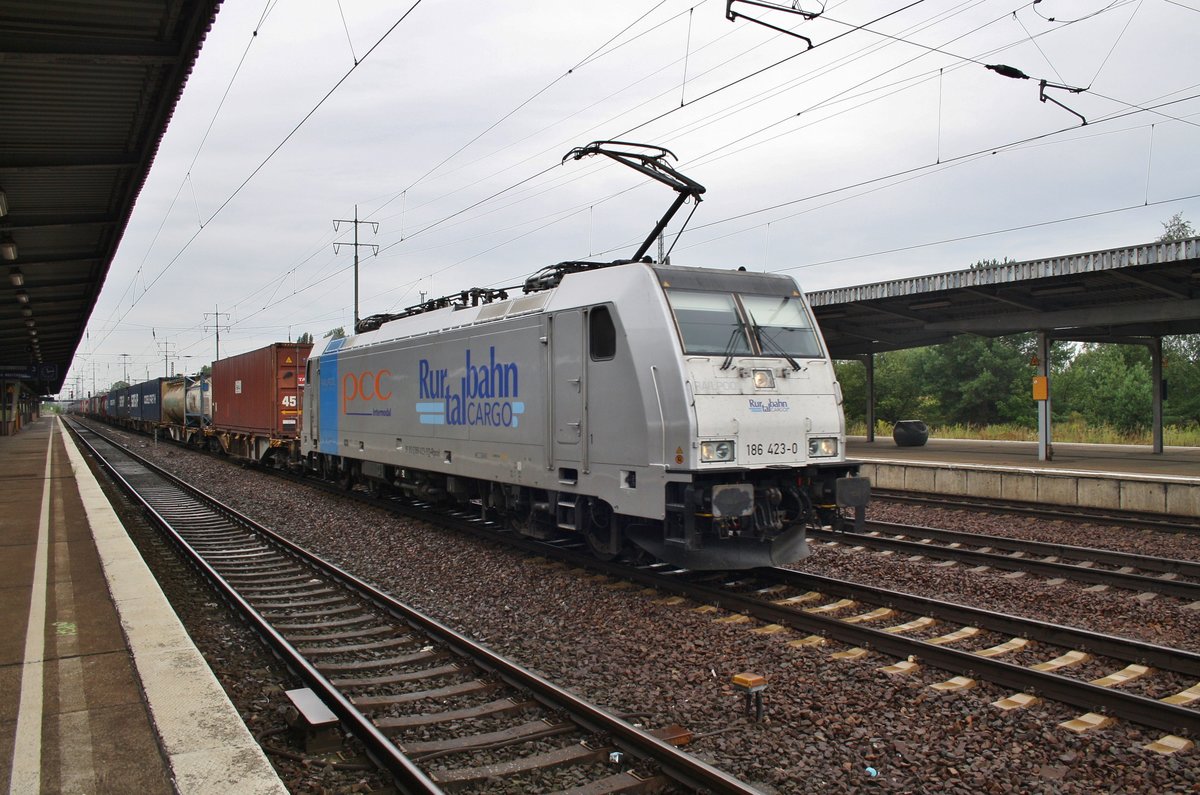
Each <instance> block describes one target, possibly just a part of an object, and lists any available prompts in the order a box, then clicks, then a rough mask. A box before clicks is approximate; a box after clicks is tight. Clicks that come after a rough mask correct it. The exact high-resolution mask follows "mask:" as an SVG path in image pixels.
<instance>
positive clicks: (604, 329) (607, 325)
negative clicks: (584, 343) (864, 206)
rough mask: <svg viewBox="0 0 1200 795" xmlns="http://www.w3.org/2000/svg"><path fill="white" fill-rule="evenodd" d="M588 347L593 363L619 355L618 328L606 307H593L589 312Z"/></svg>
mask: <svg viewBox="0 0 1200 795" xmlns="http://www.w3.org/2000/svg"><path fill="white" fill-rule="evenodd" d="M588 346H589V348H590V349H591V350H590V353H591V357H592V361H593V362H597V361H603V360H606V359H611V358H613V357H614V356H616V355H617V327H616V326H615V325H613V319H612V314H611V313H610V312H609V311H608V307H606V306H597V307H593V308H592V310H591V311H590V312H588Z"/></svg>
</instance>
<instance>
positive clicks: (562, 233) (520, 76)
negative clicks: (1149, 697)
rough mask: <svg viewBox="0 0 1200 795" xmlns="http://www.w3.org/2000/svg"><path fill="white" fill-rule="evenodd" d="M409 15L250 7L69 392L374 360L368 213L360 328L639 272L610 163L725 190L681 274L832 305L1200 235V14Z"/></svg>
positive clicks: (130, 246) (1181, 0)
mask: <svg viewBox="0 0 1200 795" xmlns="http://www.w3.org/2000/svg"><path fill="white" fill-rule="evenodd" d="M409 2H410V0H404V2H403V3H392V2H377V1H371V2H367V1H365V0H340V5H339V2H338V0H271V2H269V3H268V2H263V1H261V0H260V2H258V3H253V2H244V1H241V2H238V1H235V0H226V3H225V5H224V6H223V7H222V8H221V10H220V12H219V14H218V16H217V19H216V23H215V25H214V27H213V29H212V31H211V32H210V33H209V36H208V39H207V41H206V42H205V43H204V46H203V47H202V49H201V51H200V56H199V60H198V62H197V64H196V68H195V70H194V71H193V73H192V75H191V77H190V78H189V80H188V83H187V86H186V88H185V90H184V92H183V96H182V98H181V100H180V102H179V104H178V107H177V108H176V111H175V114H174V118H173V119H172V121H171V123H170V126H169V128H168V129H167V133H166V136H165V137H164V139H163V142H162V145H161V147H160V149H159V151H158V155H157V157H156V159H155V161H154V165H153V168H152V170H151V172H150V175H149V178H148V180H147V182H146V185H145V187H144V188H143V190H142V193H141V196H140V197H139V199H138V201H137V205H136V208H135V210H134V213H133V217H132V220H131V222H130V224H129V227H128V228H127V230H126V232H125V236H124V239H123V240H122V243H121V246H120V249H119V251H118V252H117V256H116V259H115V260H114V262H113V264H112V268H111V270H110V271H109V274H108V278H107V281H106V282H105V285H104V290H103V292H102V294H101V296H100V299H99V302H98V304H97V306H96V309H95V311H94V313H93V314H92V318H91V321H90V323H89V326H88V332H87V335H86V337H85V339H84V341H83V343H82V344H81V345H80V348H79V351H78V353H77V355H76V359H75V362H74V364H73V369H72V371H71V373H70V374H69V376H68V380H67V385H66V387H65V389H64V392H67V393H69V392H70V391H71V390H73V389H75V388H76V385H77V384H82V386H83V389H84V391H85V392H90V391H91V388H92V384H93V373H94V377H95V384H96V386H97V387H99V388H101V389H103V388H105V387H106V386H107V385H108V384H110V383H111V382H112V381H114V380H116V379H119V378H122V377H123V375H124V374H125V373H126V372H127V374H128V377H129V380H130V381H140V380H144V379H145V378H147V377H149V378H154V377H158V376H161V375H163V374H164V352H166V353H167V354H169V356H170V358H171V359H172V360H173V361H172V362H171V363H170V364H168V365H167V366H172V367H174V369H175V370H177V371H178V370H185V369H186V370H188V371H195V370H197V369H198V368H199V367H200V365H201V364H203V363H206V362H209V361H211V359H212V358H213V354H214V350H215V338H214V326H215V324H216V323H217V322H219V323H220V326H221V353H222V355H223V356H225V355H230V354H234V353H241V352H245V351H248V350H252V349H254V348H257V347H261V346H263V345H266V344H269V343H271V342H276V341H286V340H288V339H295V338H296V337H297V336H298V335H299V334H301V333H304V332H310V333H312V334H313V335H314V336H315V337H317V338H318V339H320V337H321V336H322V335H323V334H325V333H326V332H327V331H329V330H330V329H332V328H335V327H338V326H344V327H346V328H347V329H349V328H350V327H351V326H352V324H353V269H352V263H353V253H354V252H353V249H352V248H351V247H349V246H341V245H339V246H338V247H337V250H336V251H335V246H334V243H335V242H340V243H349V242H352V241H353V235H354V230H353V226H352V225H350V224H341V225H339V228H338V230H337V231H336V232H335V230H334V225H333V221H334V219H350V218H353V217H354V213H355V205H357V206H358V214H359V217H360V218H361V219H363V220H367V221H372V222H378V232H377V233H376V232H375V231H374V228H373V227H372V226H371V225H365V224H364V225H361V226H360V227H359V242H361V243H364V244H375V245H377V246H378V255H377V256H375V255H374V250H373V249H371V248H360V249H359V251H360V255H361V262H360V315H362V316H367V315H370V314H375V313H379V312H387V311H397V310H399V309H402V308H404V307H407V306H410V305H412V304H415V303H417V302H418V301H419V300H420V298H421V295H422V293H424V294H427V295H431V296H438V295H444V294H447V293H450V292H454V291H457V290H460V289H464V288H467V287H471V286H503V285H511V284H519V283H521V282H522V281H523V280H524V278H525V277H526V276H527V275H529V274H531V273H532V272H534V271H536V270H537V269H539V268H541V267H543V266H545V265H548V264H552V263H555V262H559V261H563V260H571V259H587V258H592V259H597V260H611V259H615V258H619V257H628V256H631V255H632V254H633V252H634V251H635V250H636V248H637V245H638V244H639V243H640V242H641V241H642V240H643V239H644V238H645V237H646V236H647V235H648V234H649V232H650V230H651V228H652V227H653V225H654V223H655V222H656V221H657V220H658V218H659V217H660V216H661V215H662V214H663V213H664V212H665V211H666V209H667V207H668V206H669V205H670V203H671V201H672V200H673V199H674V197H675V194H674V193H673V192H672V191H671V190H670V189H669V188H667V187H666V186H663V185H660V184H658V183H655V182H652V181H650V180H648V179H646V178H645V177H643V176H641V175H639V174H637V173H635V172H633V171H631V170H629V169H626V168H623V167H621V166H619V165H618V164H615V163H612V162H611V161H609V160H607V159H606V158H595V157H593V158H588V159H585V160H580V161H573V160H572V161H568V162H567V163H565V164H562V165H560V161H561V160H562V158H563V156H564V155H565V154H566V153H567V152H568V151H569V150H570V149H572V148H573V147H576V146H581V145H584V144H587V143H588V142H590V141H594V140H598V139H622V140H628V141H636V142H642V143H649V144H655V145H658V146H663V147H666V148H668V149H670V150H671V151H673V152H674V153H675V154H676V155H677V156H678V158H679V160H678V161H677V162H676V163H675V165H676V167H677V168H678V169H679V170H680V171H682V172H683V173H684V174H687V175H688V176H689V177H691V178H693V179H695V180H697V181H699V182H700V183H702V184H703V185H704V186H705V187H706V188H707V193H705V195H704V200H703V201H702V202H701V203H700V205H699V207H698V208H696V211H695V214H694V215H693V216H692V218H691V221H690V223H689V225H688V227H687V230H686V231H685V232H684V233H683V235H682V236H681V237H679V239H678V243H677V244H676V245H675V248H674V251H673V253H672V255H671V260H672V262H673V264H676V265H696V266H703V267H722V268H736V267H738V266H745V267H747V268H748V269H751V270H767V271H783V272H786V273H789V274H791V275H792V276H794V277H795V278H796V279H797V281H798V282H799V283H800V285H801V287H802V288H804V289H805V290H807V291H810V292H811V291H814V290H821V289H827V288H832V287H844V286H849V285H855V284H864V283H870V282H877V281H882V280H888V279H896V278H903V277H908V276H917V275H922V274H928V273H936V272H942V271H951V270H959V269H963V268H966V267H968V266H970V265H971V264H972V263H974V262H976V261H979V260H985V259H1001V260H1002V259H1003V258H1005V257H1008V258H1011V259H1014V260H1026V259H1039V258H1043V257H1051V256H1056V255H1066V254H1073V253H1079V252H1085V251H1091V250H1100V249H1109V248H1116V247H1121V246H1129V245H1137V244H1141V243H1146V242H1150V241H1152V240H1154V239H1155V238H1156V237H1157V236H1158V235H1160V234H1161V233H1162V222H1163V221H1165V220H1166V219H1168V218H1169V217H1170V216H1172V215H1173V214H1175V213H1178V212H1182V213H1183V215H1184V217H1185V218H1186V219H1188V220H1189V221H1191V222H1192V223H1193V224H1197V223H1200V127H1198V125H1200V47H1197V46H1196V41H1197V35H1196V34H1197V32H1198V31H1200V0H1178V2H1175V1H1174V0H1117V1H1116V2H1112V1H1111V0H1070V2H1068V1H1067V0H1042V2H1039V3H1036V4H1032V3H1029V2H1024V3H1022V2H1017V1H1016V0H1014V2H1011V3H1006V2H1002V1H1001V0H988V1H987V2H954V1H953V0H924V2H921V1H919V0H918V1H916V2H914V1H913V0H841V1H839V0H830V1H829V2H828V3H827V4H826V5H825V7H824V14H823V15H822V16H821V17H819V18H817V19H814V20H812V21H804V20H803V19H802V18H801V17H799V16H797V15H794V14H789V13H786V12H783V11H776V10H767V9H762V8H754V7H752V6H748V5H743V4H740V3H739V4H735V6H734V9H735V10H740V11H742V12H744V13H745V14H747V15H752V16H755V17H758V18H760V19H763V20H765V21H767V22H770V23H771V24H773V25H776V26H777V27H783V28H787V29H791V30H794V31H795V32H797V33H802V34H803V35H805V36H807V37H808V38H809V39H810V40H811V42H812V45H813V47H812V49H811V50H808V51H805V49H806V47H807V46H808V45H807V44H806V43H805V41H804V40H803V39H800V38H796V37H793V36H788V35H785V34H782V33H779V32H776V31H773V30H770V29H768V28H765V27H762V26H759V25H756V24H754V23H752V22H749V21H746V20H737V21H733V22H731V21H729V20H727V19H726V18H725V3H724V0H702V1H701V2H695V0H662V1H661V2H659V1H658V0H607V2H604V3H581V2H566V1H564V0H527V2H522V3H461V2H459V3H450V2H446V1H445V0H423V2H418V4H417V5H416V6H415V7H412V9H411V12H410V13H409V9H410V5H409ZM783 5H784V6H788V5H789V3H788V2H787V0H785V2H784V3H783ZM264 6H265V10H264ZM801 7H802V8H803V9H804V10H805V11H818V10H820V6H818V5H817V4H816V3H815V2H813V3H811V4H804V5H802V6H801ZM406 13H407V16H405V14H406ZM402 18H403V19H402ZM356 61H357V63H358V65H357V66H355V63H356ZM985 64H1006V65H1009V66H1012V67H1015V68H1017V69H1020V70H1021V71H1022V72H1024V73H1025V74H1027V75H1029V76H1030V78H1032V79H1030V80H1016V79H1010V78H1007V77H1003V76H1000V75H998V74H996V73H994V72H992V71H989V70H988V69H986V68H985V66H984V65H985ZM1041 79H1045V80H1048V81H1049V82H1050V83H1051V84H1057V85H1062V86H1070V87H1073V88H1083V89H1087V90H1086V91H1084V92H1082V93H1072V92H1069V91H1066V90H1063V89H1054V88H1048V89H1047V92H1046V94H1047V97H1048V99H1049V100H1051V101H1046V102H1040V101H1039V84H1038V81H1039V80H1041ZM1054 102H1059V103H1062V105H1065V106H1067V108H1069V109H1070V110H1068V109H1065V108H1063V107H1060V106H1059V105H1056V104H1054ZM1072 111H1074V112H1075V113H1078V114H1080V115H1082V116H1083V117H1085V118H1086V119H1087V121H1088V124H1087V125H1086V126H1084V125H1082V124H1081V122H1080V119H1079V117H1077V116H1076V115H1074V114H1073V113H1072ZM691 209H692V207H691V206H690V205H689V206H687V207H685V208H684V210H683V211H681V212H680V213H679V215H677V216H676V219H675V221H674V223H673V224H672V225H671V228H670V234H669V235H668V245H670V244H671V243H672V242H674V240H675V238H674V233H675V232H677V231H678V230H679V228H680V226H681V225H682V222H683V221H684V219H685V218H686V217H687V215H688V213H689V212H690V211H691ZM652 253H654V254H656V249H652ZM122 354H127V356H122ZM185 357H186V358H185ZM77 378H78V379H79V380H77Z"/></svg>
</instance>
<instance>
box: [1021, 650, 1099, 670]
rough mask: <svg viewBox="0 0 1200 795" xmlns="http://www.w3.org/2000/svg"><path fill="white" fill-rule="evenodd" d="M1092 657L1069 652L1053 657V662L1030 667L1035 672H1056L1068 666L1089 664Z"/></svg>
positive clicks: (1080, 652)
mask: <svg viewBox="0 0 1200 795" xmlns="http://www.w3.org/2000/svg"><path fill="white" fill-rule="evenodd" d="M1091 659H1092V655H1090V654H1088V653H1087V652H1082V651H1069V652H1067V653H1066V654H1063V655H1061V656H1058V657H1055V658H1054V659H1053V660H1048V661H1046V662H1044V663H1038V664H1037V665H1033V666H1030V667H1031V668H1032V669H1033V670H1035V671H1057V670H1059V669H1060V668H1066V667H1068V666H1070V665H1079V664H1080V663H1085V662H1090V661H1091Z"/></svg>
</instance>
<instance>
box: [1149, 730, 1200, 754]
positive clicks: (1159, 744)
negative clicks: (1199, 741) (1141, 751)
mask: <svg viewBox="0 0 1200 795" xmlns="http://www.w3.org/2000/svg"><path fill="white" fill-rule="evenodd" d="M1142 747H1143V748H1145V749H1146V750H1147V751H1153V752H1154V753H1156V754H1162V755H1163V756H1170V755H1171V754H1179V753H1183V752H1184V751H1190V750H1192V749H1193V748H1194V747H1196V744H1195V743H1194V742H1192V741H1191V740H1186V739H1184V738H1183V737H1176V736H1175V735H1174V734H1164V735H1163V736H1162V737H1159V738H1158V739H1157V740H1155V741H1154V742H1152V743H1146V744H1145V745H1143V746H1142Z"/></svg>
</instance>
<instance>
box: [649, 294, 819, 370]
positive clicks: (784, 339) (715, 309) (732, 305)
mask: <svg viewBox="0 0 1200 795" xmlns="http://www.w3.org/2000/svg"><path fill="white" fill-rule="evenodd" d="M666 293H667V301H668V302H669V303H670V305H671V311H672V312H673V313H674V315H675V325H676V326H677V327H678V329H679V338H680V340H681V341H682V342H683V352H684V353H690V354H708V355H716V356H777V357H787V358H791V357H796V356H798V357H801V358H805V359H811V358H822V357H823V356H824V354H823V353H822V352H821V343H820V340H819V338H818V337H817V332H816V329H815V328H814V327H813V323H812V320H811V319H810V317H809V314H808V311H807V310H806V309H805V308H804V303H803V302H802V301H801V300H799V299H798V298H795V297H792V296H781V295H761V294H760V295H755V294H743V293H711V292H700V291H697V290H677V289H669V290H667V291H666Z"/></svg>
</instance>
